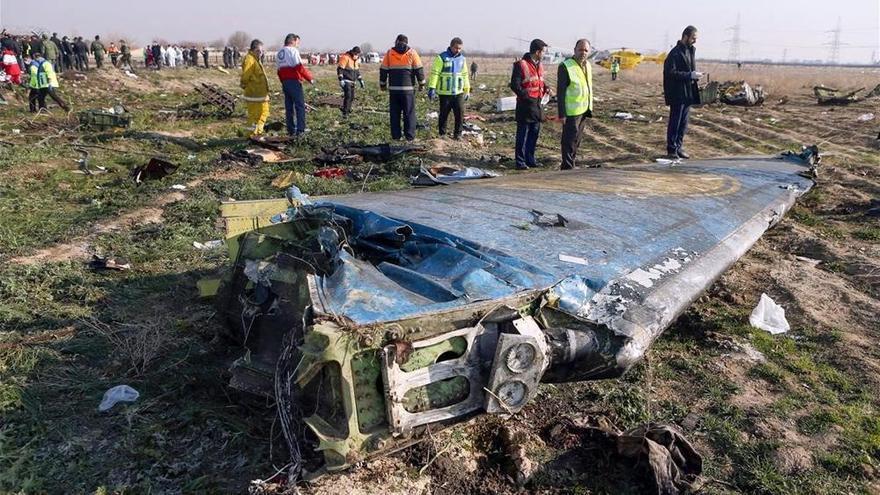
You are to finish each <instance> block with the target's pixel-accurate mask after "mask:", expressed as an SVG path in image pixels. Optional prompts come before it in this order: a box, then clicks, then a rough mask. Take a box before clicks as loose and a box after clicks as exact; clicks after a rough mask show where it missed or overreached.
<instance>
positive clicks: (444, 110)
mask: <svg viewBox="0 0 880 495" xmlns="http://www.w3.org/2000/svg"><path fill="white" fill-rule="evenodd" d="M463 45H464V43H463V42H462V41H461V38H458V37H455V38H452V41H450V42H449V48H447V49H446V51H445V52H443V53H441V54H439V55H437V57H436V58H435V59H434V65H433V66H432V67H431V77H430V78H429V79H428V98H429V99H431V100H433V99H434V97H435V96H437V95H440V114H439V119H438V120H437V124H438V132H439V134H440V136H441V137H442V136H445V135H446V121H447V119H448V118H449V112H450V110H451V111H452V113H453V115H454V117H455V128H454V129H453V131H452V139H461V131H462V126H463V122H464V102H466V101H467V100H468V98H470V96H471V83H470V77H469V75H468V65H467V60H466V59H465V57H464V53H462V51H461V48H462V46H463Z"/></svg>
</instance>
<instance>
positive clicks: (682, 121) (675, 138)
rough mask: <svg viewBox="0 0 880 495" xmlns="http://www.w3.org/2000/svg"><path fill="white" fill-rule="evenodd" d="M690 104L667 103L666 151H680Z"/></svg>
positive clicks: (686, 127)
mask: <svg viewBox="0 0 880 495" xmlns="http://www.w3.org/2000/svg"><path fill="white" fill-rule="evenodd" d="M689 114H690V105H669V122H668V123H667V125H666V152H667V153H669V154H670V155H674V154H676V153H678V152H679V151H681V145H682V142H684V135H685V134H687V129H688V115H689Z"/></svg>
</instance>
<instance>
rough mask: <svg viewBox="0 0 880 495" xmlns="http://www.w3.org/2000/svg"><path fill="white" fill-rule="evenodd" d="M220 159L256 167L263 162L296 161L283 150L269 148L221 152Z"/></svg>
mask: <svg viewBox="0 0 880 495" xmlns="http://www.w3.org/2000/svg"><path fill="white" fill-rule="evenodd" d="M220 161H222V162H227V163H233V164H236V163H237V164H241V165H247V166H251V167H256V166H259V165H262V164H263V163H287V162H291V161H294V158H291V157H290V156H288V155H287V154H286V153H284V152H283V151H278V150H276V149H269V148H247V149H238V150H232V151H224V152H222V153H220Z"/></svg>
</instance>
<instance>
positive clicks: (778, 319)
mask: <svg viewBox="0 0 880 495" xmlns="http://www.w3.org/2000/svg"><path fill="white" fill-rule="evenodd" d="M749 324H751V325H752V326H753V327H755V328H760V329H761V330H766V331H768V332H770V333H772V334H773V335H776V334H780V333H785V332H787V331H789V330H790V329H791V327H789V325H788V321H787V320H786V319H785V310H784V309H782V306H780V305H778V304H776V302H775V301H773V299H770V296H768V295H767V294H761V300H760V301H758V305H757V306H755V309H754V310H753V311H752V314H751V316H749Z"/></svg>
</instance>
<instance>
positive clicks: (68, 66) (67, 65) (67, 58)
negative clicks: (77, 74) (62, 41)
mask: <svg viewBox="0 0 880 495" xmlns="http://www.w3.org/2000/svg"><path fill="white" fill-rule="evenodd" d="M61 58H62V60H64V66H63V69H62V72H63V71H65V70H70V69H72V68H73V61H72V60H71V56H70V54H69V53H65V54H64V55H62V56H61Z"/></svg>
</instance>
